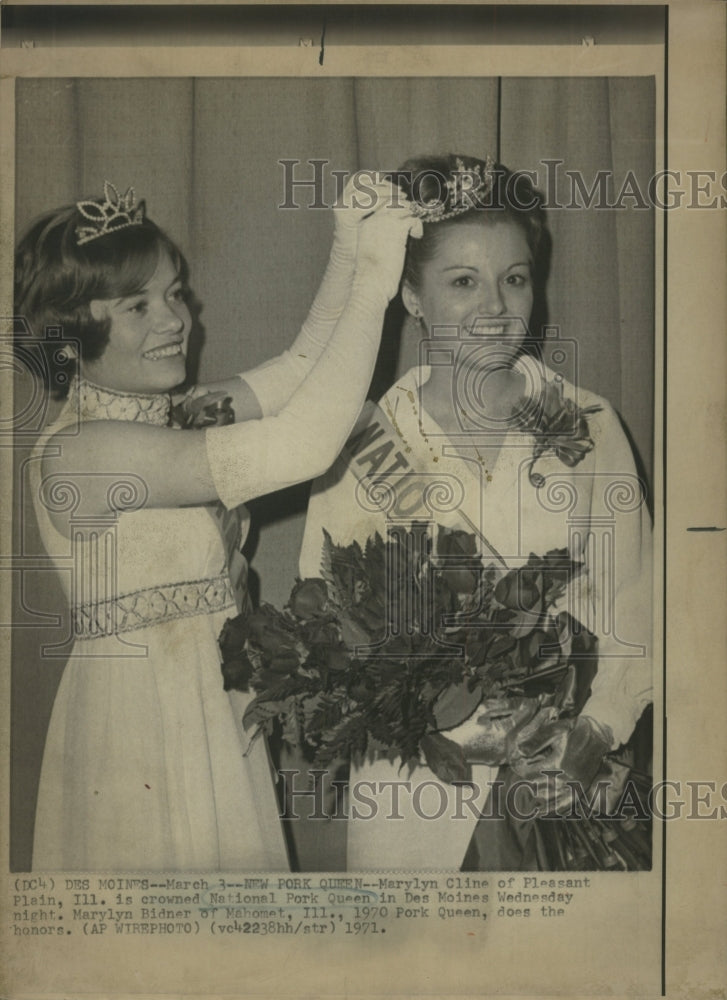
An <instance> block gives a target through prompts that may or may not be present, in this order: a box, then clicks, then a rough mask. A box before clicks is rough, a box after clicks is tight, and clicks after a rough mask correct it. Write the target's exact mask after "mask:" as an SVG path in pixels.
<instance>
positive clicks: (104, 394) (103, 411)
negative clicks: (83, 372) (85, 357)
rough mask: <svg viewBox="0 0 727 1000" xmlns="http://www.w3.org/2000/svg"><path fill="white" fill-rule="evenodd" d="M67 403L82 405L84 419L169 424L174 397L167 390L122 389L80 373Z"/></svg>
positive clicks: (160, 425)
mask: <svg viewBox="0 0 727 1000" xmlns="http://www.w3.org/2000/svg"><path fill="white" fill-rule="evenodd" d="M67 405H70V406H77V407H78V414H79V417H80V419H81V420H133V421H136V422H137V423H144V424H154V425H155V426H157V427H166V425H167V424H168V423H169V411H170V408H171V400H170V398H169V395H168V393H165V392H150V393H136V392H119V391H118V390H117V389H107V388H105V387H104V386H101V385H95V384H94V383H93V382H89V381H88V380H87V379H83V378H79V377H78V376H77V375H76V376H74V377H73V379H72V380H71V386H70V390H69V393H68V404H67Z"/></svg>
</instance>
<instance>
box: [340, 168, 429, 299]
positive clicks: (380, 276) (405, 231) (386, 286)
mask: <svg viewBox="0 0 727 1000" xmlns="http://www.w3.org/2000/svg"><path fill="white" fill-rule="evenodd" d="M388 189H389V193H388V195H387V196H386V197H385V198H384V199H383V200H382V202H381V204H380V205H379V206H377V209H376V211H375V212H374V213H373V214H372V215H369V217H367V218H365V219H363V220H362V221H361V223H360V227H359V236H358V248H357V253H356V272H355V278H354V283H355V284H359V283H360V282H361V281H365V282H366V283H367V284H369V285H370V286H371V287H372V288H373V289H375V290H378V291H380V292H381V293H383V294H384V295H385V296H386V299H387V301H390V300H391V299H393V298H394V296H395V295H396V293H397V292H398V290H399V282H400V280H401V272H402V269H403V267H404V258H405V255H406V245H407V240H408V239H409V237H410V236H412V237H414V238H415V239H418V238H419V237H421V235H422V233H423V229H422V223H421V221H420V220H419V219H416V218H414V216H413V215H412V214H411V212H410V210H409V206H408V202H406V200H405V199H404V197H403V195H402V194H401V192H400V191H399V190H398V188H393V186H392V185H390V184H389V185H388Z"/></svg>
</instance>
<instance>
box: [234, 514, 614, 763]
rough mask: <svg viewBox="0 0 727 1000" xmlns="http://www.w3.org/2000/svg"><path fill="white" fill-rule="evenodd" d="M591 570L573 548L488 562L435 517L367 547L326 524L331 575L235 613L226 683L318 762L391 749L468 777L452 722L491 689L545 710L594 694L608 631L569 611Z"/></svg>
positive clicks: (569, 706)
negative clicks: (344, 540) (578, 579)
mask: <svg viewBox="0 0 727 1000" xmlns="http://www.w3.org/2000/svg"><path fill="white" fill-rule="evenodd" d="M581 569H582V567H581V565H580V564H578V563H574V562H573V561H571V559H570V558H569V556H568V554H567V552H566V551H565V550H563V551H553V552H549V553H547V554H546V555H545V556H536V555H531V556H530V558H529V559H528V560H527V562H526V563H525V565H523V566H520V567H517V568H513V569H506V568H500V567H497V566H488V567H485V566H483V565H482V561H481V559H480V557H479V556H478V555H477V552H476V541H475V536H474V535H470V534H468V533H466V532H463V531H447V530H445V529H442V528H439V529H438V535H437V538H436V540H435V539H434V538H433V537H431V533H430V531H429V530H428V529H427V527H426V526H425V525H416V524H415V525H412V526H411V527H410V528H409V529H406V530H405V529H400V530H399V529H397V530H391V531H390V534H389V537H388V538H387V540H386V541H384V540H383V539H382V538H381V536H380V535H378V534H377V535H376V536H375V537H374V538H370V539H369V540H368V541H367V543H366V544H365V546H363V547H361V546H359V545H358V544H357V543H356V542H354V543H352V544H351V545H348V546H339V545H336V544H334V542H333V541H332V539H331V538H330V536H328V535H326V537H325V545H324V557H323V577H322V578H320V579H309V580H303V581H298V582H297V583H296V585H295V587H294V588H293V591H292V593H291V595H290V598H289V601H288V604H287V605H286V607H285V608H284V609H283V610H282V611H279V610H277V609H276V608H274V607H272V606H271V605H269V604H264V605H262V607H261V608H260V609H259V610H258V611H256V612H254V613H252V614H248V615H240V616H238V617H237V618H236V619H232V620H231V621H229V622H228V623H227V624H226V626H225V629H224V631H223V633H222V636H221V639H220V645H221V649H222V656H223V666H222V670H223V675H224V678H225V687H226V688H228V689H229V688H237V689H242V690H252V691H254V692H255V695H256V697H255V699H254V700H253V701H252V702H251V704H250V706H249V707H248V709H247V712H246V713H245V718H244V724H245V726H246V727H254V728H256V730H257V731H258V732H267V733H270V732H271V731H272V727H273V724H274V723H275V721H276V720H277V721H278V722H279V723H280V724H282V728H283V736H284V738H285V739H286V740H288V741H290V742H291V743H294V744H297V745H298V746H301V747H303V748H306V749H308V750H309V751H310V752H311V754H312V755H313V756H314V762H315V765H316V766H324V765H325V764H327V763H329V762H330V761H332V760H333V759H336V758H339V757H345V756H349V755H353V756H356V755H365V754H366V753H368V752H375V753H386V754H389V755H390V756H391V757H392V758H395V759H399V760H400V761H401V763H402V764H406V765H410V766H411V765H414V764H416V763H418V762H419V761H420V760H422V759H423V760H425V761H426V763H427V765H428V766H429V767H430V768H431V769H432V770H433V771H434V773H435V774H436V775H437V776H438V777H439V778H441V779H442V780H443V781H450V782H451V781H462V780H467V778H468V777H469V775H470V767H469V765H468V764H467V762H466V761H465V757H464V754H463V752H462V750H461V748H460V747H459V746H458V745H457V744H456V743H455V742H454V741H453V740H451V739H449V738H448V737H447V736H446V735H445V733H443V732H442V730H446V729H449V728H452V727H453V726H455V725H457V724H458V723H459V722H462V721H464V720H465V719H466V718H467V717H468V716H469V715H471V714H472V712H473V711H474V710H475V708H476V706H477V705H478V704H479V703H480V702H481V701H482V699H483V698H489V699H492V698H498V697H502V698H506V697H519V698H524V699H527V702H528V704H530V705H531V706H532V714H534V713H535V711H536V710H537V709H539V708H540V707H542V706H543V705H544V704H551V705H556V706H557V708H558V711H560V712H564V713H572V714H577V712H578V711H579V710H580V708H581V706H582V704H583V702H584V701H585V699H586V698H587V696H588V692H589V686H590V681H591V679H592V677H593V676H594V674H595V671H596V666H597V642H596V639H595V637H594V636H593V635H591V634H590V633H589V632H588V631H587V630H585V629H583V628H581V627H580V626H579V625H578V623H577V622H576V621H575V620H574V619H573V618H572V617H571V615H570V614H569V613H568V612H567V611H565V610H560V609H559V608H558V604H559V602H560V601H561V600H562V598H563V597H564V595H565V593H566V589H567V587H568V584H569V583H570V581H571V580H572V579H573V578H574V577H575V576H577V575H578V574H579V573H580V572H581ZM521 721H525V719H523V720H521Z"/></svg>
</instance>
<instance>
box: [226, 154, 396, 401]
mask: <svg viewBox="0 0 727 1000" xmlns="http://www.w3.org/2000/svg"><path fill="white" fill-rule="evenodd" d="M358 177H359V174H355V175H354V176H353V177H352V178H351V179H350V180H349V181H348V183H347V185H346V187H345V189H344V191H343V194H342V197H341V200H340V201H339V203H338V204H337V205H336V206H335V207H334V210H333V218H334V231H333V245H332V247H331V253H330V256H329V258H328V265H327V266H326V270H325V273H324V275H323V279H322V281H321V284H320V286H319V288H318V292H317V294H316V297H315V299H314V300H313V304H312V306H311V307H310V311H309V313H308V316H307V317H306V320H305V322H304V324H303V326H302V327H301V330H300V333H299V334H298V336H297V337H296V339H295V340H294V341H293V343H292V344H291V346H290V347H289V348H288V349H287V350H285V351H283V353H282V354H279V355H278V356H277V357H275V358H271V359H270V360H269V361H265V362H263V364H261V365H258V367H257V368H253V369H251V370H250V371H248V372H241V373H240V376H239V377H240V378H241V379H244V380H245V382H247V384H248V385H249V386H250V388H251V389H252V390H253V392H254V393H255V396H256V397H257V400H258V403H259V404H260V409H261V410H262V413H263V416H265V417H269V416H274V415H275V414H276V413H278V412H279V411H280V409H281V408H282V407H283V406H284V405H285V404H286V403H287V402H288V400H289V399H290V397H291V396H292V395H293V393H294V392H295V390H296V389H297V388H298V386H299V385H300V384H301V383H302V382H303V380H304V379H305V377H306V376H307V375H308V373H309V372H310V371H311V369H312V368H313V365H314V364H315V363H316V361H317V360H318V358H319V357H320V356H321V354H322V353H323V350H324V348H325V346H326V344H327V343H328V341H329V339H330V337H331V335H332V333H333V331H334V330H335V328H336V323H337V322H338V319H339V317H340V316H341V313H342V312H343V309H344V307H345V305H346V301H347V299H348V294H349V292H350V290H351V282H352V280H353V275H354V269H355V265H356V251H357V247H358V234H359V230H360V228H361V224H362V222H363V221H364V219H366V218H368V217H370V216H371V214H372V213H373V212H375V211H377V210H379V211H380V210H381V208H382V206H385V205H388V204H389V202H390V200H391V185H390V184H389V183H388V182H381V183H378V184H375V185H373V187H372V186H369V187H368V188H367V191H366V195H365V196H363V197H362V196H361V194H360V193H359V192H358V187H357V178H358ZM369 191H371V192H372V195H371V198H369V197H368V192H369ZM374 199H375V200H374ZM372 202H373V204H372Z"/></svg>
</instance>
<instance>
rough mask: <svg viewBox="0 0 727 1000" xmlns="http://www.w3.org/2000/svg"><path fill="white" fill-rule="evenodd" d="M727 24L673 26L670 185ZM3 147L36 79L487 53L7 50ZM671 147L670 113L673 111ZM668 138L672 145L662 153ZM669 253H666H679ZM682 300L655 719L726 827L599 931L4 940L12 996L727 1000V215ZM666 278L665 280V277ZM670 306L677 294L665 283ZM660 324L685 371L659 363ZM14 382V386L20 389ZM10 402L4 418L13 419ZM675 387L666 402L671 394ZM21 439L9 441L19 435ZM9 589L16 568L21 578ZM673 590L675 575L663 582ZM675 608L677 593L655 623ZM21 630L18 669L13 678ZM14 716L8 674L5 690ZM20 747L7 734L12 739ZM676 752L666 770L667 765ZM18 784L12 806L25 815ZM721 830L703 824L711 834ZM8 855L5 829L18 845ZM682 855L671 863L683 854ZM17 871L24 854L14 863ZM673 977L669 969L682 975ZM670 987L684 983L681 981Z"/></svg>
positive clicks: (674, 245) (454, 68) (678, 216)
mask: <svg viewBox="0 0 727 1000" xmlns="http://www.w3.org/2000/svg"><path fill="white" fill-rule="evenodd" d="M724 27H725V19H724V10H723V9H722V6H721V5H720V4H713V3H710V4H700V3H697V4H688V5H687V4H672V5H670V8H669V40H668V80H669V89H668V94H667V100H668V106H667V109H666V110H667V121H668V137H667V138H668V146H667V149H668V166H669V168H670V169H673V170H678V169H681V170H683V171H684V170H715V171H716V172H717V176H718V177H719V176H720V175H721V173H722V171H724V169H725V164H724V160H725V135H724V40H725V38H724ZM2 56H3V79H2V83H1V84H0V86H1V87H2V95H1V96H2V129H3V136H4V137H5V138H6V139H7V140H10V139H11V138H12V135H13V127H14V97H13V83H14V78H15V77H16V76H18V75H25V76H29V77H33V76H51V77H52V76H59V77H72V76H89V77H96V76H109V77H117V76H118V77H121V76H125V75H136V76H179V75H190V76H206V75H231V76H235V75H250V76H278V75H280V76H296V75H302V76H307V75H316V74H322V75H326V76H334V77H335V76H347V75H365V76H369V75H372V76H376V75H381V76H407V75H411V76H416V75H420V74H425V75H431V76H446V75H457V76H466V75H478V74H479V73H482V72H483V70H482V52H481V50H480V49H477V48H476V47H471V48H470V47H463V46H456V47H455V46H453V47H452V48H451V49H448V48H445V47H442V46H436V47H435V46H432V47H428V48H414V47H410V46H401V47H389V46H377V47H375V48H360V47H356V48H350V49H347V50H342V49H338V50H337V49H336V47H335V46H330V47H328V48H327V51H326V59H325V65H324V67H320V66H319V65H318V52H317V50H312V51H310V50H306V49H296V48H292V49H291V48H288V47H286V48H278V49H274V50H273V49H263V48H253V49H232V48H215V49H208V50H206V49H200V48H192V47H188V48H185V49H184V50H183V52H182V51H180V50H179V49H177V50H170V49H167V48H154V47H147V48H144V49H138V50H133V49H129V48H126V49H113V48H106V49H101V48H90V49H84V50H72V49H36V50H27V51H26V50H18V49H13V50H10V49H8V50H4V51H3V53H2ZM637 65H639V66H640V71H643V67H644V66H645V65H648V66H651V65H653V67H654V70H653V71H654V72H655V73H656V74H660V73H661V72H662V68H663V52H661V51H658V52H654V51H650V50H649V49H645V50H636V49H635V47H633V46H632V47H631V48H630V49H629V48H627V47H625V46H624V47H621V46H613V47H611V46H598V45H596V46H595V47H594V48H583V49H580V48H579V49H577V50H576V51H570V50H568V51H566V50H565V49H564V48H563V47H553V48H546V47H545V46H522V47H520V46H509V47H507V48H506V49H505V48H504V47H499V48H494V47H493V48H490V49H488V52H487V71H486V72H487V75H507V76H510V75H517V74H518V73H522V74H526V75H543V76H545V75H569V74H574V75H579V74H584V75H604V76H606V75H629V74H630V73H635V72H638V71H639V70H637V69H635V66H637ZM657 120H658V123H659V126H660V122H661V112H660V109H658V110H657ZM661 138H663V137H660V136H659V135H657V145H658V144H659V142H660V141H661ZM2 158H3V159H2V167H3V177H4V179H5V180H4V182H3V187H2V193H1V198H2V201H1V202H0V205H1V210H2V215H1V222H2V237H3V238H2V261H1V265H0V281H1V282H2V285H1V286H0V290H1V292H2V302H3V311H2V315H4V316H9V315H11V312H12V309H11V306H10V303H11V301H12V299H11V294H10V289H11V284H10V274H11V254H10V251H11V248H12V239H13V237H12V234H13V208H14V201H13V190H14V189H13V184H12V182H11V180H10V179H11V178H12V177H13V171H14V160H13V144H12V141H4V143H3V153H2ZM662 235H663V234H662ZM666 237H667V244H666V251H667V256H666V267H665V269H664V273H658V274H657V277H658V278H660V279H663V278H664V277H665V278H666V294H665V297H663V298H662V297H661V296H660V295H657V323H656V327H657V333H656V340H657V358H658V361H657V372H659V371H660V367H659V366H660V365H661V364H662V363H663V361H664V360H665V361H666V368H665V380H664V386H665V388H666V393H667V404H668V418H667V428H666V429H667V434H666V452H665V457H666V470H667V478H666V495H665V497H664V493H663V490H664V481H663V479H662V478H661V474H662V472H663V468H662V463H660V462H659V458H658V456H659V454H660V448H661V442H660V439H659V433H660V426H661V423H662V421H661V419H660V413H661V409H660V407H661V400H660V399H659V394H658V393H657V403H656V413H657V421H656V426H657V448H656V454H657V460H656V463H655V466H656V484H655V486H656V488H655V493H656V497H657V500H658V498H659V497H664V499H665V501H666V505H665V510H666V521H665V520H664V513H663V510H664V508H662V509H660V508H659V506H657V510H656V525H655V530H656V536H657V538H659V537H661V535H662V534H663V533H664V531H665V530H666V534H667V548H666V567H667V580H666V587H665V590H664V593H665V597H666V605H665V613H664V617H665V622H666V651H665V652H666V671H665V677H666V685H665V689H664V690H663V691H662V690H661V689H662V684H661V676H660V675H661V671H660V668H659V664H660V658H659V651H658V644H657V657H656V664H657V666H656V668H655V673H656V675H657V676H656V678H655V680H656V682H657V699H658V700H657V706H658V707H660V706H661V704H662V702H661V699H662V698H663V697H665V718H667V719H668V732H667V733H664V732H663V730H662V725H661V712H660V711H657V713H656V718H657V726H656V747H657V753H656V755H655V777H666V778H668V779H670V780H675V781H680V782H682V783H685V782H687V781H691V782H695V781H700V782H713V783H714V785H715V789H716V793H717V797H716V799H715V802H716V804H717V810H716V812H717V815H716V818H715V817H713V818H703V819H683V820H680V821H672V822H670V823H667V824H666V830H663V828H662V827H661V826H659V825H658V824H657V826H656V837H655V859H654V869H653V871H652V872H650V873H631V874H629V875H624V876H617V877H613V876H601V877H598V876H595V877H594V889H593V890H592V891H591V892H590V893H589V895H588V896H587V897H586V898H585V899H584V901H583V902H582V903H580V904H579V907H580V908H579V910H577V911H574V912H573V913H570V914H568V915H567V916H566V917H565V918H563V919H562V920H558V921H553V922H552V923H551V924H548V923H547V922H545V921H537V922H533V923H532V924H531V925H529V926H523V925H522V924H517V923H515V922H512V921H510V922H505V921H501V922H499V923H495V922H493V923H492V924H490V925H488V926H486V929H485V930H484V931H483V932H479V933H477V934H472V933H468V931H470V930H471V928H469V927H463V926H462V925H460V924H459V923H458V922H456V921H450V922H446V923H445V922H435V921H433V920H430V921H428V922H427V923H423V922H421V923H415V922H411V923H410V924H409V925H408V926H405V925H404V924H403V923H402V924H401V925H400V926H399V927H397V929H396V932H395V933H391V934H390V935H389V937H388V938H387V939H378V940H376V941H373V940H372V939H371V938H365V937H361V938H352V939H350V940H344V941H341V940H340V939H337V940H334V941H331V940H330V939H328V938H319V939H318V940H315V939H314V938H299V939H295V941H294V942H293V943H292V944H291V942H290V939H287V938H276V937H270V938H260V939H252V938H249V937H248V938H235V939H234V940H231V941H228V940H224V941H220V940H219V939H215V940H207V941H204V940H201V939H200V940H196V941H195V940H192V942H191V943H190V940H189V939H183V938H177V939H172V938H168V939H165V940H163V941H162V940H161V939H158V938H157V939H149V938H130V937H117V938H110V937H109V938H101V939H97V940H93V941H89V940H88V939H83V938H81V937H76V938H74V939H73V944H72V945H71V944H70V942H68V941H66V940H61V941H53V940H51V939H43V938H36V939H32V938H31V939H18V938H13V937H12V936H10V935H9V934H8V933H6V936H5V937H4V940H3V952H4V975H5V977H6V982H5V983H4V984H3V986H2V994H3V995H7V996H12V997H20V996H80V995H90V996H106V995H110V994H114V995H122V996H124V995H135V996H156V995H161V994H166V995H182V994H185V995H187V994H189V995H199V996H212V995H220V996H228V995H229V996H238V995H240V996H254V995H260V996H302V995H312V996H331V997H333V996H339V995H341V996H358V995H360V996H394V995H397V996H421V995H431V996H445V995H451V996H457V997H465V996H487V995H499V996H508V995H513V996H515V995H518V996H522V995H530V996H542V995H561V996H573V997H576V996H598V995H606V994H609V995H615V996H655V995H659V994H661V993H664V994H665V995H667V996H670V997H672V996H673V997H678V996H679V997H681V996H684V997H687V996H688V997H701V996H704V997H706V996H720V995H722V996H723V995H724V985H723V984H724V982H725V980H726V978H727V977H726V976H725V972H726V971H727V970H726V969H725V958H724V954H723V946H722V941H723V938H724V932H725V927H726V921H725V917H726V916H727V902H726V897H725V883H724V878H723V872H724V871H725V861H726V860H727V858H726V857H725V855H726V853H727V847H726V844H725V838H724V835H723V831H724V818H725V810H724V809H720V806H723V805H724V804H725V802H726V801H727V796H726V795H725V793H726V792H727V789H726V788H725V787H724V785H723V781H724V777H725V776H724V768H723V761H724V759H725V743H726V739H725V734H724V726H723V723H722V719H723V717H724V712H725V708H727V684H726V682H725V679H724V663H725V652H726V648H725V621H724V606H725V596H726V595H725V570H724V567H725V559H724V547H725V537H726V535H725V533H721V532H720V533H712V532H710V533H707V532H689V531H688V529H689V528H691V527H699V526H716V527H720V526H724V524H725V520H724V500H725V491H724V475H725V472H724V455H725V439H724V438H725V434H724V376H725V372H726V365H725V353H726V352H725V319H726V318H727V315H726V311H725V281H724V258H725V215H724V212H723V211H720V210H719V209H718V208H717V209H712V210H687V209H682V210H674V211H671V212H670V213H669V218H668V220H667V233H666ZM660 270H661V269H660V268H659V266H658V262H657V272H659V271H660ZM660 287H663V286H661V284H660ZM662 306H663V307H665V309H666V321H667V324H666V333H667V338H666V359H663V358H661V359H660V358H659V354H660V351H661V346H662V340H663V338H662V337H661V330H662V325H661V324H662V320H663V318H664V317H663V315H661V313H662ZM5 374H6V373H5V372H3V376H5ZM5 388H6V387H5V386H3V407H4V409H3V418H5V419H8V415H10V416H11V415H12V412H13V411H12V408H11V406H12V401H11V400H10V399H9V396H8V394H7V392H6V391H5ZM659 388H660V386H659V379H658V376H657V389H659ZM6 426H7V423H5V424H3V427H4V428H5V427H6ZM8 459H9V449H3V450H2V461H3V469H2V472H3V479H2V481H3V489H4V495H3V499H4V500H5V503H4V505H3V510H4V511H5V515H4V517H3V520H2V533H3V536H2V552H3V554H6V553H9V552H10V551H11V548H10V542H9V537H10V521H9V516H8V514H9V512H10V510H11V509H12V495H11V494H10V493H9V486H10V481H11V480H10V476H9V475H8V472H9V468H8ZM2 565H3V568H5V565H6V564H5V562H3V564H2ZM658 577H659V574H657V580H658ZM1 579H2V587H3V591H2V599H3V617H2V619H0V620H2V621H3V622H7V621H9V620H10V617H9V614H8V613H7V609H8V607H9V593H8V586H9V582H10V574H9V573H7V572H3V574H2V577H1ZM662 602H663V593H662V591H661V590H657V603H658V604H661V603H662ZM8 640H9V636H8V630H7V629H3V632H2V641H3V665H4V666H6V665H7V661H8V655H7V650H8ZM4 684H5V685H7V686H5V687H4V693H5V694H6V697H5V699H4V701H3V704H4V705H8V704H9V697H7V694H8V691H9V672H6V673H5V674H4ZM8 731H9V720H8V718H7V715H5V716H4V717H3V732H4V733H7V732H8ZM664 738H665V744H664V745H665V748H666V752H665V755H664V758H665V763H666V769H665V771H664V773H663V775H662V774H661V770H660V768H661V766H662V760H661V758H662V755H661V754H660V753H659V749H660V748H661V746H662V740H663V739H664ZM7 778H8V775H7V769H4V772H3V780H4V785H3V791H4V796H3V801H4V802H6V803H7V801H8V795H7V787H8V785H7ZM710 811H711V810H710V809H709V808H707V807H704V806H703V807H702V809H701V815H703V816H704V815H705V814H706V813H709V812H710ZM3 832H4V834H5V833H6V830H4V831H3ZM664 847H665V848H666V851H665V853H664ZM4 856H5V857H6V858H7V850H6V853H5V855H4ZM12 881H13V878H12V876H9V877H8V889H6V891H5V894H4V895H3V897H2V907H3V909H4V911H5V913H4V920H3V931H4V932H7V931H8V929H9V923H10V914H9V911H10V909H11V907H10V906H9V905H8V900H9V899H10V891H11V890H10V888H9V887H10V886H11V885H12ZM662 963H663V965H662ZM662 976H663V977H664V978H662Z"/></svg>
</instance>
